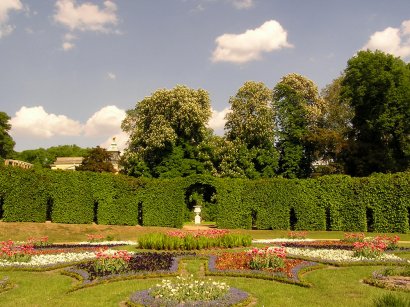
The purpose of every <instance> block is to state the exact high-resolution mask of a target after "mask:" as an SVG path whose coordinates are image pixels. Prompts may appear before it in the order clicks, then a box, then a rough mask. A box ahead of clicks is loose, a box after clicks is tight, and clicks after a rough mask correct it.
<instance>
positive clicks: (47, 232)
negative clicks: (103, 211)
mask: <svg viewBox="0 0 410 307" xmlns="http://www.w3.org/2000/svg"><path fill="white" fill-rule="evenodd" d="M188 225H190V226H192V224H189V223H188ZM170 229H171V228H167V227H140V226H117V225H78V224H57V223H4V222H0V240H8V239H13V240H25V239H27V237H28V236H33V237H41V236H48V237H49V240H50V241H51V242H78V241H84V240H86V234H96V233H98V234H102V235H104V236H111V237H112V238H114V239H115V240H137V239H138V237H140V236H142V235H143V234H146V233H153V232H167V231H169V230H170ZM235 232H239V233H244V234H250V235H251V236H252V238H253V239H271V238H286V235H287V233H288V231H287V230H236V231H235ZM343 234H344V232H343V231H309V233H308V238H312V239H341V238H343ZM368 235H371V236H376V235H378V234H377V233H369V234H368ZM399 236H400V239H401V240H402V241H409V243H410V233H409V234H399Z"/></svg>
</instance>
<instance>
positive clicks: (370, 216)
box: [366, 207, 374, 232]
mask: <svg viewBox="0 0 410 307" xmlns="http://www.w3.org/2000/svg"><path fill="white" fill-rule="evenodd" d="M366 226H367V232H373V231H374V211H373V208H370V207H367V208H366Z"/></svg>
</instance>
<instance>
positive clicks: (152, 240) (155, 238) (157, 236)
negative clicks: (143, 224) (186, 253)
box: [138, 233, 252, 250]
mask: <svg viewBox="0 0 410 307" xmlns="http://www.w3.org/2000/svg"><path fill="white" fill-rule="evenodd" d="M251 243H252V238H251V237H250V236H249V235H243V234H230V233H228V234H224V235H222V236H217V237H206V236H195V235H194V234H187V235H185V236H183V237H178V236H172V235H168V234H164V233H150V234H146V235H143V236H141V237H140V238H139V240H138V248H142V249H155V250H196V249H206V248H213V247H223V248H232V247H239V246H250V245H251Z"/></svg>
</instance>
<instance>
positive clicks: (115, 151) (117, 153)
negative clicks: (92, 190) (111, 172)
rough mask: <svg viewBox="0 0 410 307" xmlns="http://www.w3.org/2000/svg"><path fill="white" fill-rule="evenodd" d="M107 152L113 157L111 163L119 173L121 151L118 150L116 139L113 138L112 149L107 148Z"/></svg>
mask: <svg viewBox="0 0 410 307" xmlns="http://www.w3.org/2000/svg"><path fill="white" fill-rule="evenodd" d="M107 152H108V153H109V154H110V156H111V163H112V166H113V167H114V169H115V172H116V173H118V172H119V171H120V165H119V163H120V155H121V151H119V150H118V145H117V143H116V142H115V137H113V138H112V142H111V145H110V147H108V148H107Z"/></svg>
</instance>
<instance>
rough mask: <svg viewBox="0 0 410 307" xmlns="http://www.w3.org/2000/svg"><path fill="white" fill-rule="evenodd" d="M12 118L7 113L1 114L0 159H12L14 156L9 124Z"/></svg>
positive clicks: (13, 143)
mask: <svg viewBox="0 0 410 307" xmlns="http://www.w3.org/2000/svg"><path fill="white" fill-rule="evenodd" d="M9 121H10V116H8V115H7V114H6V113H5V112H0V158H3V159H7V158H11V157H12V156H13V154H14V145H15V144H16V143H15V142H14V141H13V138H12V137H11V136H10V134H9V131H10V129H11V125H10V123H9Z"/></svg>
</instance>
